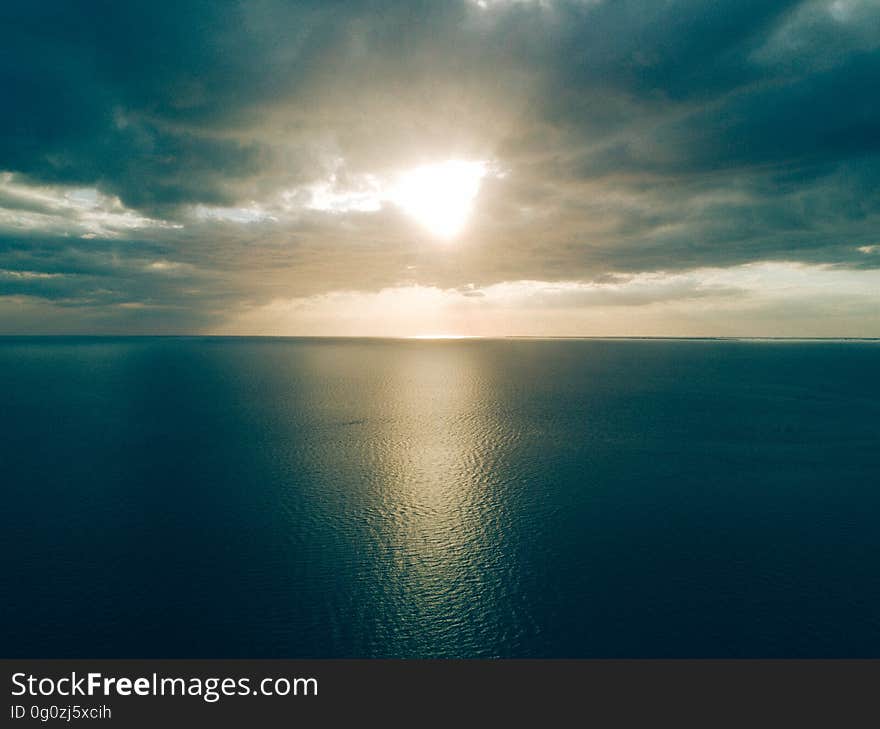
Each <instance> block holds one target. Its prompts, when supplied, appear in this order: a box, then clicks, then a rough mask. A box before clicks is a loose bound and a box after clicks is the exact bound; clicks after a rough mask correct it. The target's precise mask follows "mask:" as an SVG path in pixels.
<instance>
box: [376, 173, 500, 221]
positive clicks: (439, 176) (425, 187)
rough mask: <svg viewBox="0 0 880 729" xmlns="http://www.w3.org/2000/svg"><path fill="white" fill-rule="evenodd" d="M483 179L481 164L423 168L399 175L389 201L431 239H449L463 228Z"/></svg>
mask: <svg viewBox="0 0 880 729" xmlns="http://www.w3.org/2000/svg"><path fill="white" fill-rule="evenodd" d="M485 175H486V163H485V162H466V161H462V160H450V161H448V162H441V163H439V164H432V165H425V166H423V167H417V168H416V169H414V170H411V171H409V172H406V173H404V174H402V175H400V177H399V178H398V180H397V182H396V183H395V184H394V185H393V187H392V188H391V190H390V194H389V199H390V200H391V201H392V202H393V203H394V204H395V205H397V206H399V207H400V208H401V209H402V210H403V211H404V212H405V213H406V214H407V215H409V216H410V217H412V218H414V219H415V220H416V221H417V222H418V223H419V224H420V225H422V226H423V227H425V228H426V229H427V230H428V231H430V232H431V233H433V234H434V235H436V236H438V237H440V238H452V237H454V236H455V235H457V234H458V233H460V232H461V230H462V229H463V228H464V225H465V223H466V222H467V219H468V217H469V216H470V213H471V210H472V209H473V203H474V198H475V197H476V196H477V193H478V192H479V190H480V183H481V181H482V179H483V177H485Z"/></svg>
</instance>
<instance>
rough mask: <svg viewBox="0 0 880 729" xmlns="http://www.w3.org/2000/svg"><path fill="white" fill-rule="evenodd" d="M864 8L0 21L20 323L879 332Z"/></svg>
mask: <svg viewBox="0 0 880 729" xmlns="http://www.w3.org/2000/svg"><path fill="white" fill-rule="evenodd" d="M878 79H880V4H878V3H877V1H876V0H773V1H770V0H711V1H710V0H701V1H697V0H479V1H477V0H458V1H454V0H450V1H449V2H444V1H441V0H432V1H426V2H419V1H418V0H406V1H401V2H394V1H391V0H388V1H385V2H379V1H374V2H359V1H358V0H346V1H345V2H334V1H333V0H317V1H315V2H281V1H280V0H252V1H250V2H215V1H214V0H202V1H198V2H193V1H190V0H175V2H159V1H157V0H153V1H152V2H125V3H121V2H110V1H104V2H93V1H90V0H78V1H76V2H74V1H70V2H51V1H50V0H47V1H44V2H33V0H27V1H26V2H18V0H7V1H6V2H3V3H2V4H0V90H2V94H3V97H4V98H3V109H4V111H3V113H2V114H0V333H6V334H27V333H32V334H41V333H43V334H242V335H244V334H260V335H355V336H416V335H470V336H508V335H518V336H793V337H811V336H820V337H878V336H880V189H878V188H880V103H878V93H880V92H878Z"/></svg>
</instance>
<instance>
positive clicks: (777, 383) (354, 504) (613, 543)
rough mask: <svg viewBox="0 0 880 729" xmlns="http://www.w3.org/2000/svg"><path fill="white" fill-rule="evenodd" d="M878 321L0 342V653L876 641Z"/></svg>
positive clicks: (671, 647)
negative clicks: (730, 328)
mask: <svg viewBox="0 0 880 729" xmlns="http://www.w3.org/2000/svg"><path fill="white" fill-rule="evenodd" d="M878 374H880V344H878V343H870V342H866V343H855V342H849V343H827V342H826V343H821V342H812V343H811V342H801V343H794V342H784V343H768V342H726V341H598V340H594V341H379V340H374V341H370V340H296V339H288V340H259V339H258V340H254V339H117V340H113V339H32V340H28V339H4V340H0V398H2V399H0V408H2V412H0V416H2V417H0V469H2V470H0V478H2V504H0V528H2V532H0V566H2V573H0V625H2V633H0V641H2V642H0V653H2V654H3V655H4V656H6V657H16V656H32V657H59V656H88V657H97V656H116V657H153V656H160V657H174V656H179V657H182V656H189V657H197V656H198V657H234V656H251V657H273V656H279V657H335V656H354V657H366V656H385V657H409V656H418V657H430V656H441V657H453V656H456V657H462V656H463V657H485V656H550V657H563V656H576V657H580V656H599V657H605V656H629V657H660V656H663V657H666V656H718V657H730V656H790V657H793V656H875V657H877V656H880V609H878V605H880V388H878Z"/></svg>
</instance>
